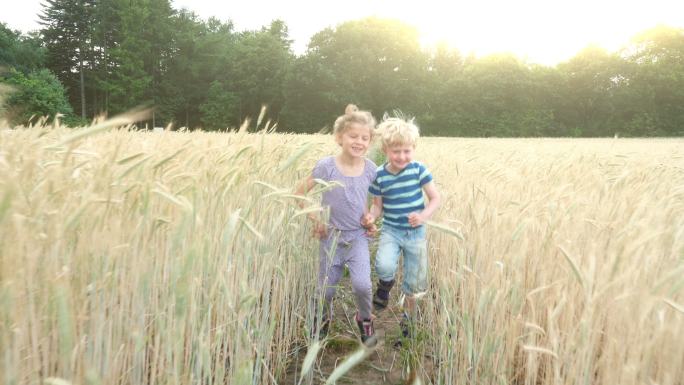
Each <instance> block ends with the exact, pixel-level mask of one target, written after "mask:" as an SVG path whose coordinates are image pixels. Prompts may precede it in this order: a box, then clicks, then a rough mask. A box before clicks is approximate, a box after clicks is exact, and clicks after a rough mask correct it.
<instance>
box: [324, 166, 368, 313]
mask: <svg viewBox="0 0 684 385" xmlns="http://www.w3.org/2000/svg"><path fill="white" fill-rule="evenodd" d="M365 161H366V164H365V167H364V170H363V173H361V175H359V176H346V175H344V174H342V172H340V170H339V169H338V168H337V165H336V164H335V157H333V156H330V157H327V158H323V159H321V160H319V161H318V162H317V163H316V166H315V167H314V169H313V172H312V176H313V177H314V178H315V179H321V180H324V181H326V182H330V181H338V182H340V183H341V184H342V185H343V186H344V187H335V188H333V189H331V190H329V191H326V192H324V193H323V199H322V205H323V206H324V207H329V209H330V221H329V224H328V225H329V226H328V236H327V237H326V238H324V239H322V240H321V245H320V268H319V271H318V285H319V289H320V290H321V291H324V298H325V304H326V305H327V306H326V310H325V311H326V312H330V311H331V306H332V298H333V296H334V295H335V287H336V286H337V283H338V282H339V280H340V278H342V274H343V273H344V265H345V264H346V265H347V267H348V268H349V273H350V277H351V284H352V290H353V291H354V295H355V297H356V304H357V306H358V308H359V316H360V317H361V318H363V319H370V316H371V297H372V284H371V279H370V253H369V251H368V238H367V237H366V235H365V233H366V229H364V228H363V227H362V226H361V217H362V216H363V214H364V213H365V211H366V206H367V204H368V201H367V199H368V187H369V186H370V184H371V183H372V182H373V180H375V175H376V169H377V166H376V165H375V163H373V162H372V161H370V160H368V159H366V160H365ZM330 314H332V313H329V314H327V315H328V316H329V315H330Z"/></svg>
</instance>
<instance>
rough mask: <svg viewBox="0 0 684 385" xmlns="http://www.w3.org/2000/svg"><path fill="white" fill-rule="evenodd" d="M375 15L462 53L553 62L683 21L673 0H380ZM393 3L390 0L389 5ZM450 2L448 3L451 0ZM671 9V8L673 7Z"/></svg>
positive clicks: (427, 41)
mask: <svg viewBox="0 0 684 385" xmlns="http://www.w3.org/2000/svg"><path fill="white" fill-rule="evenodd" d="M381 3H384V4H385V5H387V6H385V7H376V8H375V10H376V12H375V15H376V16H380V17H391V18H397V19H400V20H402V21H405V22H407V23H409V24H411V25H413V26H415V27H416V28H417V29H418V31H419V32H420V34H421V42H422V43H423V44H424V45H426V46H428V47H429V46H434V45H436V44H437V43H438V42H446V43H448V44H449V45H450V46H453V47H455V48H457V49H459V50H460V51H461V52H462V53H463V54H469V53H473V54H475V55H476V56H483V55H488V54H492V53H503V52H510V53H513V54H515V55H516V56H518V57H520V58H523V59H526V60H528V61H530V62H534V63H540V64H548V65H553V64H556V63H558V62H561V61H564V60H567V59H570V58H571V57H573V56H574V55H575V54H576V53H577V52H579V51H580V50H581V49H583V48H584V47H586V46H587V45H589V44H595V45H599V46H601V47H604V48H606V49H608V50H610V51H614V50H617V49H619V48H620V47H621V46H623V45H625V44H627V43H628V42H629V39H630V38H632V37H633V36H634V35H635V34H636V33H638V32H641V31H643V30H646V29H648V28H653V27H655V26H656V25H658V24H668V25H672V26H679V27H682V26H684V19H683V18H681V17H678V16H677V15H681V13H678V12H677V11H679V8H681V7H680V6H679V5H678V4H677V3H676V2H674V1H663V0H654V1H651V2H649V3H648V5H646V4H647V3H646V2H633V1H632V2H630V1H615V0H609V1H601V2H599V1H590V0H576V1H573V2H565V1H539V0H520V1H515V2H510V1H493V0H490V1H481V2H453V3H450V4H449V3H446V2H441V1H433V0H425V1H421V2H419V3H416V2H408V1H403V0H402V1H393V2H389V1H376V2H373V4H375V5H376V6H377V5H380V4H381ZM390 4H391V5H390ZM447 4H449V5H447ZM668 10H670V12H668Z"/></svg>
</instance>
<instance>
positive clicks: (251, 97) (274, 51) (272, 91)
mask: <svg viewBox="0 0 684 385" xmlns="http://www.w3.org/2000/svg"><path fill="white" fill-rule="evenodd" d="M290 45H291V41H290V40H289V38H288V35H287V27H286V26H285V24H284V23H283V22H282V21H279V20H276V21H273V22H272V23H271V25H270V26H269V27H268V28H262V29H261V30H260V31H248V32H243V33H241V34H239V35H238V38H237V40H236V44H235V47H234V52H233V54H232V55H231V59H232V60H231V65H230V68H229V70H228V71H227V75H228V76H227V77H224V79H223V81H224V83H225V84H228V85H229V89H230V90H231V92H234V93H235V95H237V96H238V98H239V102H238V112H239V116H238V117H239V120H240V121H242V120H244V119H245V118H256V117H257V116H258V115H259V113H260V111H261V106H262V105H263V104H266V105H267V106H268V109H267V114H268V115H267V116H272V117H277V116H278V113H279V112H280V110H281V108H282V105H283V102H284V96H283V86H284V83H285V78H286V74H287V72H288V71H289V68H290V66H291V63H292V58H293V55H292V50H291V47H290ZM231 123H238V122H231Z"/></svg>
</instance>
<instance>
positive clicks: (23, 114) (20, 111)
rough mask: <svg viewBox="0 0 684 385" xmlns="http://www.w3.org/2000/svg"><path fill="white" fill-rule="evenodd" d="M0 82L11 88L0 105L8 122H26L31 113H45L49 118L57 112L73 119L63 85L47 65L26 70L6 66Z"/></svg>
mask: <svg viewBox="0 0 684 385" xmlns="http://www.w3.org/2000/svg"><path fill="white" fill-rule="evenodd" d="M0 83H3V84H6V85H8V86H10V87H11V88H12V90H11V91H10V94H9V97H8V98H7V100H6V101H5V103H4V106H0V111H3V112H4V115H5V116H6V118H7V119H8V121H9V122H10V123H11V124H27V123H28V121H29V119H30V118H31V117H33V116H35V117H41V116H46V117H49V120H52V119H54V117H55V115H56V114H58V113H60V114H63V115H65V116H66V117H67V119H73V111H72V109H71V106H70V105H69V102H68V101H67V98H66V95H65V90H64V87H63V86H62V84H61V83H60V82H59V80H58V79H57V77H56V76H55V75H54V74H53V73H52V72H50V71H49V70H47V69H41V70H37V71H32V72H30V73H28V74H24V73H22V72H20V71H17V70H16V69H10V70H9V71H8V72H6V73H5V74H4V75H2V76H0Z"/></svg>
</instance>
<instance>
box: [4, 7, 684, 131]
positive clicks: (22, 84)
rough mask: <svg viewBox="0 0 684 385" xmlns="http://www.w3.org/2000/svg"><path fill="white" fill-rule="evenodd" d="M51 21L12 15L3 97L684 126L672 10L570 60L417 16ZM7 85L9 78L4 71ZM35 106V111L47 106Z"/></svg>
mask: <svg viewBox="0 0 684 385" xmlns="http://www.w3.org/2000/svg"><path fill="white" fill-rule="evenodd" d="M43 7H44V8H43V10H42V12H41V13H40V16H39V17H40V20H41V29H40V30H39V31H36V32H33V33H29V34H24V33H21V32H19V31H13V30H11V29H9V28H8V27H7V26H6V25H4V24H0V67H1V68H0V82H2V83H4V84H5V87H3V89H7V87H8V86H9V87H12V89H13V91H12V92H10V93H5V96H4V102H3V100H0V103H2V106H1V107H0V112H2V113H4V115H5V116H6V117H7V118H8V119H9V120H10V121H11V122H12V123H14V124H25V123H26V122H27V121H28V120H29V119H30V118H31V117H32V116H33V117H35V116H41V115H47V116H51V117H53V116H55V114H57V113H61V114H63V115H65V116H64V118H63V119H64V120H65V121H66V122H67V123H69V124H73V125H77V124H85V123H87V122H88V121H89V120H91V119H92V118H94V117H96V116H101V115H103V114H104V115H110V116H111V115H114V114H117V113H120V112H124V111H127V110H129V109H132V108H134V107H137V106H141V105H145V106H153V107H154V111H155V112H154V115H153V117H152V119H151V120H150V121H149V122H147V124H148V125H152V126H166V125H167V124H169V123H171V124H173V126H174V127H176V128H178V127H182V126H185V127H189V128H191V129H195V128H202V129H205V130H217V129H225V128H229V127H236V126H239V125H240V124H241V122H242V121H243V120H244V119H246V118H250V117H256V116H258V115H259V112H260V110H261V106H262V105H264V104H265V105H267V107H268V108H267V118H268V119H270V120H272V121H274V122H278V127H279V130H281V131H292V132H318V131H320V130H321V129H322V128H324V127H326V126H328V127H329V126H330V124H331V122H332V121H333V120H334V118H335V117H336V116H338V115H339V114H340V113H341V111H342V110H343V108H344V106H345V105H346V104H347V103H350V102H351V103H355V104H357V105H359V106H360V107H361V108H363V109H367V110H370V111H371V112H373V114H374V115H375V116H376V117H378V118H379V117H381V116H382V114H383V113H384V112H391V111H393V110H400V111H402V112H403V113H405V114H406V115H410V116H415V117H416V120H417V122H418V124H419V126H420V127H421V130H422V132H423V133H424V134H425V135H440V136H504V137H508V136H613V135H615V134H619V135H623V136H681V135H684V29H681V28H673V27H668V26H657V27H655V28H653V29H650V30H646V31H643V32H641V33H639V34H637V35H636V36H634V37H633V38H632V40H631V41H630V43H629V44H628V45H627V46H625V47H624V48H623V49H621V50H619V51H618V52H608V51H606V50H605V49H602V48H599V47H596V46H588V47H587V48H585V49H583V50H582V51H580V52H578V53H577V54H576V55H575V56H574V57H573V58H571V59H569V60H568V61H566V62H563V63H559V64H557V65H556V66H543V65H537V64H534V63H528V62H526V61H524V60H521V59H519V58H517V57H516V56H514V55H511V54H495V55H489V56H486V57H475V56H473V55H463V54H462V53H460V52H459V51H458V50H456V49H454V48H451V47H449V46H447V45H444V44H443V45H438V46H437V47H436V48H433V49H425V48H422V47H421V45H420V44H419V36H418V32H417V30H416V29H415V28H413V27H411V26H409V25H407V24H404V23H402V22H399V21H396V20H389V19H381V18H375V17H371V18H365V19H360V20H354V21H348V22H345V23H342V24H340V25H337V26H335V27H330V28H326V29H324V30H322V31H320V32H318V33H316V34H315V35H314V36H313V37H312V38H311V39H310V41H309V44H308V48H307V50H306V52H305V53H303V54H301V55H296V54H294V52H293V49H292V40H291V39H290V38H289V35H288V27H287V25H286V24H285V23H284V22H283V21H280V20H275V21H273V22H271V23H270V25H268V26H264V27H262V28H261V29H258V30H253V31H236V30H235V29H234V26H233V24H232V22H230V21H228V22H222V21H220V20H218V19H215V18H210V19H208V20H203V19H201V18H199V17H198V16H197V15H196V14H195V13H193V12H192V11H190V10H187V9H180V10H177V9H174V8H173V7H172V6H171V4H170V2H169V0H99V1H95V0H46V1H44V3H43ZM0 86H2V84H0ZM34 119H35V118H34Z"/></svg>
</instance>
